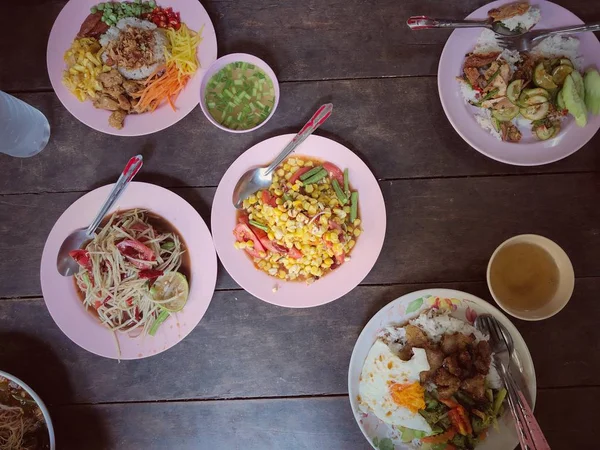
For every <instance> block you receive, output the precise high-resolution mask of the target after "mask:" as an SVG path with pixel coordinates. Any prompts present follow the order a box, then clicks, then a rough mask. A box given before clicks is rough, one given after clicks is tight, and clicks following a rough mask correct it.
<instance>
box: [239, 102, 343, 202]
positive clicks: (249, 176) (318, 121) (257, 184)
mask: <svg viewBox="0 0 600 450" xmlns="http://www.w3.org/2000/svg"><path fill="white" fill-rule="evenodd" d="M332 111H333V104H331V103H327V104H325V105H323V106H321V107H320V108H319V109H318V110H317V112H315V113H314V114H313V116H312V117H311V118H310V120H309V121H308V122H306V124H305V125H304V126H303V127H302V129H301V130H300V131H299V132H298V134H297V135H296V136H294V138H293V139H292V140H291V141H290V143H289V144H288V145H286V146H285V148H284V149H283V150H282V151H281V153H280V154H279V155H278V156H277V157H276V158H275V159H274V160H273V162H272V163H271V164H270V165H269V166H267V167H257V168H255V169H250V170H249V171H248V172H246V173H245V174H244V175H242V177H241V178H240V179H239V181H238V182H237V184H236V185H235V188H234V189H233V196H232V201H233V206H235V207H236V208H237V209H242V208H243V201H244V200H245V199H247V198H248V197H249V196H250V195H252V194H254V193H256V192H258V191H260V190H263V189H267V188H268V187H269V186H270V185H271V183H272V181H273V172H274V171H275V169H276V168H277V166H279V164H281V163H282V161H283V160H284V159H285V158H286V157H287V156H288V155H289V154H290V153H292V152H293V151H294V150H295V149H296V148H297V147H298V146H299V145H300V144H301V143H302V142H304V141H305V140H306V138H307V137H308V136H310V135H311V134H313V132H314V131H315V130H316V129H317V128H319V127H320V126H321V125H322V124H323V123H325V121H326V120H327V119H328V118H329V116H331V112H332Z"/></svg>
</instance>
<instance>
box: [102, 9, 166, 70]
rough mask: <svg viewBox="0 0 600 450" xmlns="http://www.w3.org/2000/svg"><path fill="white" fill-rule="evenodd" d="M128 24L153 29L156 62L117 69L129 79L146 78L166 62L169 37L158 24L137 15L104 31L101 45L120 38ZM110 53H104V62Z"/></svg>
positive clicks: (104, 45) (120, 21)
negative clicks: (137, 66)
mask: <svg viewBox="0 0 600 450" xmlns="http://www.w3.org/2000/svg"><path fill="white" fill-rule="evenodd" d="M127 26H132V27H134V28H140V29H142V30H151V31H152V32H153V35H154V41H155V42H154V46H153V48H152V51H153V52H154V55H155V59H156V62H155V63H154V64H151V65H149V66H142V67H140V68H139V69H133V70H129V69H125V68H124V67H117V70H118V71H119V73H120V74H121V75H123V76H124V77H125V78H127V79H129V80H143V79H144V78H148V77H149V76H150V75H152V74H153V73H154V72H155V71H156V69H157V68H158V67H159V66H160V65H161V64H163V63H164V62H165V52H164V49H165V47H166V46H167V43H168V41H167V37H166V36H165V35H164V34H163V32H162V31H161V30H159V29H157V27H156V25H154V24H153V23H152V22H149V21H147V20H140V19H137V18H135V17H126V18H124V19H121V20H119V21H118V22H117V25H116V26H113V27H110V28H109V29H108V30H107V31H106V33H104V34H103V35H102V36H101V37H100V45H102V46H103V47H106V46H107V45H108V44H109V43H110V42H112V41H114V40H116V39H118V37H119V34H120V33H121V30H124V29H125V28H126V27H127ZM107 58H108V55H107V54H106V53H103V54H102V60H103V61H104V62H106V61H107Z"/></svg>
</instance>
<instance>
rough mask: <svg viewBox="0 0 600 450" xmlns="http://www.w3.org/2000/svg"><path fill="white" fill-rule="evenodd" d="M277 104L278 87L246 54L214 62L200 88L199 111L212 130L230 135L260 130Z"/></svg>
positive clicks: (269, 72)
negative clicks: (200, 110) (222, 131)
mask: <svg viewBox="0 0 600 450" xmlns="http://www.w3.org/2000/svg"><path fill="white" fill-rule="evenodd" d="M278 104H279V83H278V82H277V77H276V76H275V73H274V72H273V70H272V69H271V68H270V67H269V65H268V64H267V63H266V62H264V61H263V60H262V59H260V58H257V57H256V56H253V55H249V54H246V53H232V54H230V55H225V56H223V57H221V58H219V59H217V60H216V61H215V62H214V63H213V64H212V65H211V66H210V67H209V68H208V70H207V72H206V74H205V75H204V78H203V79H202V83H201V85H200V107H201V108H202V112H203V113H204V115H205V116H206V118H207V119H208V120H209V121H210V122H211V123H212V124H213V125H215V126H216V127H218V128H220V129H222V130H225V131H229V132H231V133H247V132H249V131H253V130H256V129H257V128H260V127H261V126H263V125H264V124H265V123H267V122H268V121H269V119H270V118H271V117H272V116H273V114H274V113H275V110H276V109H277V105H278Z"/></svg>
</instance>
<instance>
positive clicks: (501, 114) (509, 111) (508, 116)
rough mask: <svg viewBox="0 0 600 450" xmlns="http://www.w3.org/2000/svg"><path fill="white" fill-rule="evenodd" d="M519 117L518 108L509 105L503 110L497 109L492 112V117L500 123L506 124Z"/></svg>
mask: <svg viewBox="0 0 600 450" xmlns="http://www.w3.org/2000/svg"><path fill="white" fill-rule="evenodd" d="M518 115H519V107H518V106H515V105H511V106H508V107H504V108H498V109H494V110H492V117H494V118H496V119H498V120H499V121H500V122H506V121H508V120H512V119H514V118H515V117H517V116H518Z"/></svg>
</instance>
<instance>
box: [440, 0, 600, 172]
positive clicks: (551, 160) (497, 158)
mask: <svg viewBox="0 0 600 450" xmlns="http://www.w3.org/2000/svg"><path fill="white" fill-rule="evenodd" d="M511 2H512V0H496V1H493V2H490V3H487V4H485V5H483V6H481V7H480V8H477V9H476V10H474V11H472V12H471V13H470V14H469V15H468V16H467V17H466V18H467V19H472V18H474V17H476V16H478V15H480V14H481V13H482V12H485V11H487V10H488V9H489V8H491V7H495V6H498V5H502V4H505V3H511ZM542 3H543V4H544V5H549V7H550V8H557V10H562V11H561V12H566V13H568V14H569V15H571V16H573V17H574V18H575V19H576V21H577V22H578V23H577V24H583V23H584V22H583V21H582V20H581V19H580V18H579V16H577V15H576V14H574V13H573V12H571V11H570V10H568V9H567V8H565V7H563V6H561V5H558V4H556V3H553V2H551V1H547V0H544V1H543V2H542V0H540V3H537V4H534V5H533V6H539V5H541V4H542ZM461 31H464V30H455V31H453V32H452V33H451V34H450V36H449V37H448V39H447V40H446V43H445V44H444V48H443V49H442V53H441V55H440V59H439V62H438V70H437V73H436V76H437V87H438V96H439V98H440V103H441V104H442V109H443V110H444V114H445V115H446V118H447V119H448V121H449V122H450V124H451V125H452V128H454V130H455V131H456V133H457V134H458V135H459V136H460V137H461V138H462V139H463V141H465V142H466V143H467V144H468V145H469V146H470V147H471V148H473V149H474V150H476V151H477V152H479V153H481V154H482V155H484V156H486V157H488V158H490V159H492V160H494V161H498V162H500V163H503V164H507V165H512V166H518V167H538V166H544V165H547V164H552V163H555V162H557V161H560V160H563V159H565V158H568V157H569V156H571V155H573V154H574V153H576V152H577V151H579V150H580V149H581V148H582V147H583V146H585V145H586V144H587V143H588V142H589V141H590V140H591V139H592V138H593V137H594V136H595V135H596V133H597V132H598V130H599V129H600V121H598V123H597V124H596V127H595V128H596V129H595V131H594V132H593V133H591V134H590V135H589V137H587V138H586V139H583V140H582V141H581V142H578V143H577V144H576V145H575V146H574V147H573V148H571V149H570V150H569V151H568V152H563V153H562V154H561V155H557V156H555V157H552V158H547V159H543V160H540V161H537V162H536V161H531V162H527V161H523V162H519V161H515V160H513V159H511V158H508V157H506V158H505V157H502V156H498V155H496V154H494V153H493V152H489V151H487V150H486V149H485V148H481V146H478V145H476V143H475V142H474V139H472V138H470V137H468V136H467V134H466V133H465V132H464V130H462V129H461V127H460V124H459V123H458V122H459V121H457V120H454V117H453V115H452V114H451V113H450V106H449V105H448V104H447V103H446V101H445V97H444V94H443V92H445V91H446V90H445V89H443V88H442V82H443V81H442V76H441V72H442V70H443V67H442V63H443V62H444V61H445V60H446V59H447V58H448V53H449V52H450V51H451V50H450V45H451V44H452V42H451V41H452V40H453V39H454V40H457V39H459V36H460V32H461ZM592 34H593V33H592ZM593 38H594V39H595V40H596V43H597V44H598V47H599V49H600V41H599V40H598V38H597V37H596V36H595V35H594V36H593ZM473 45H475V44H473ZM457 89H458V88H457ZM460 100H461V101H463V100H462V96H461V99H460ZM472 126H478V125H477V123H476V122H475V121H473V124H472ZM593 126H594V125H592V124H588V125H587V127H590V129H591V128H592V127H593ZM583 129H585V128H582V129H581V130H583ZM484 131H485V130H484ZM485 133H487V134H488V135H489V138H490V139H491V140H493V141H491V142H494V143H496V142H500V141H498V140H497V139H495V138H494V137H493V136H492V135H491V134H489V132H487V131H485ZM540 142H543V141H540ZM501 143H502V144H504V143H503V142H501ZM535 144H537V142H536V143H534V145H535ZM510 145H518V144H510ZM530 145H531V144H530ZM524 151H526V149H525V148H524Z"/></svg>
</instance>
